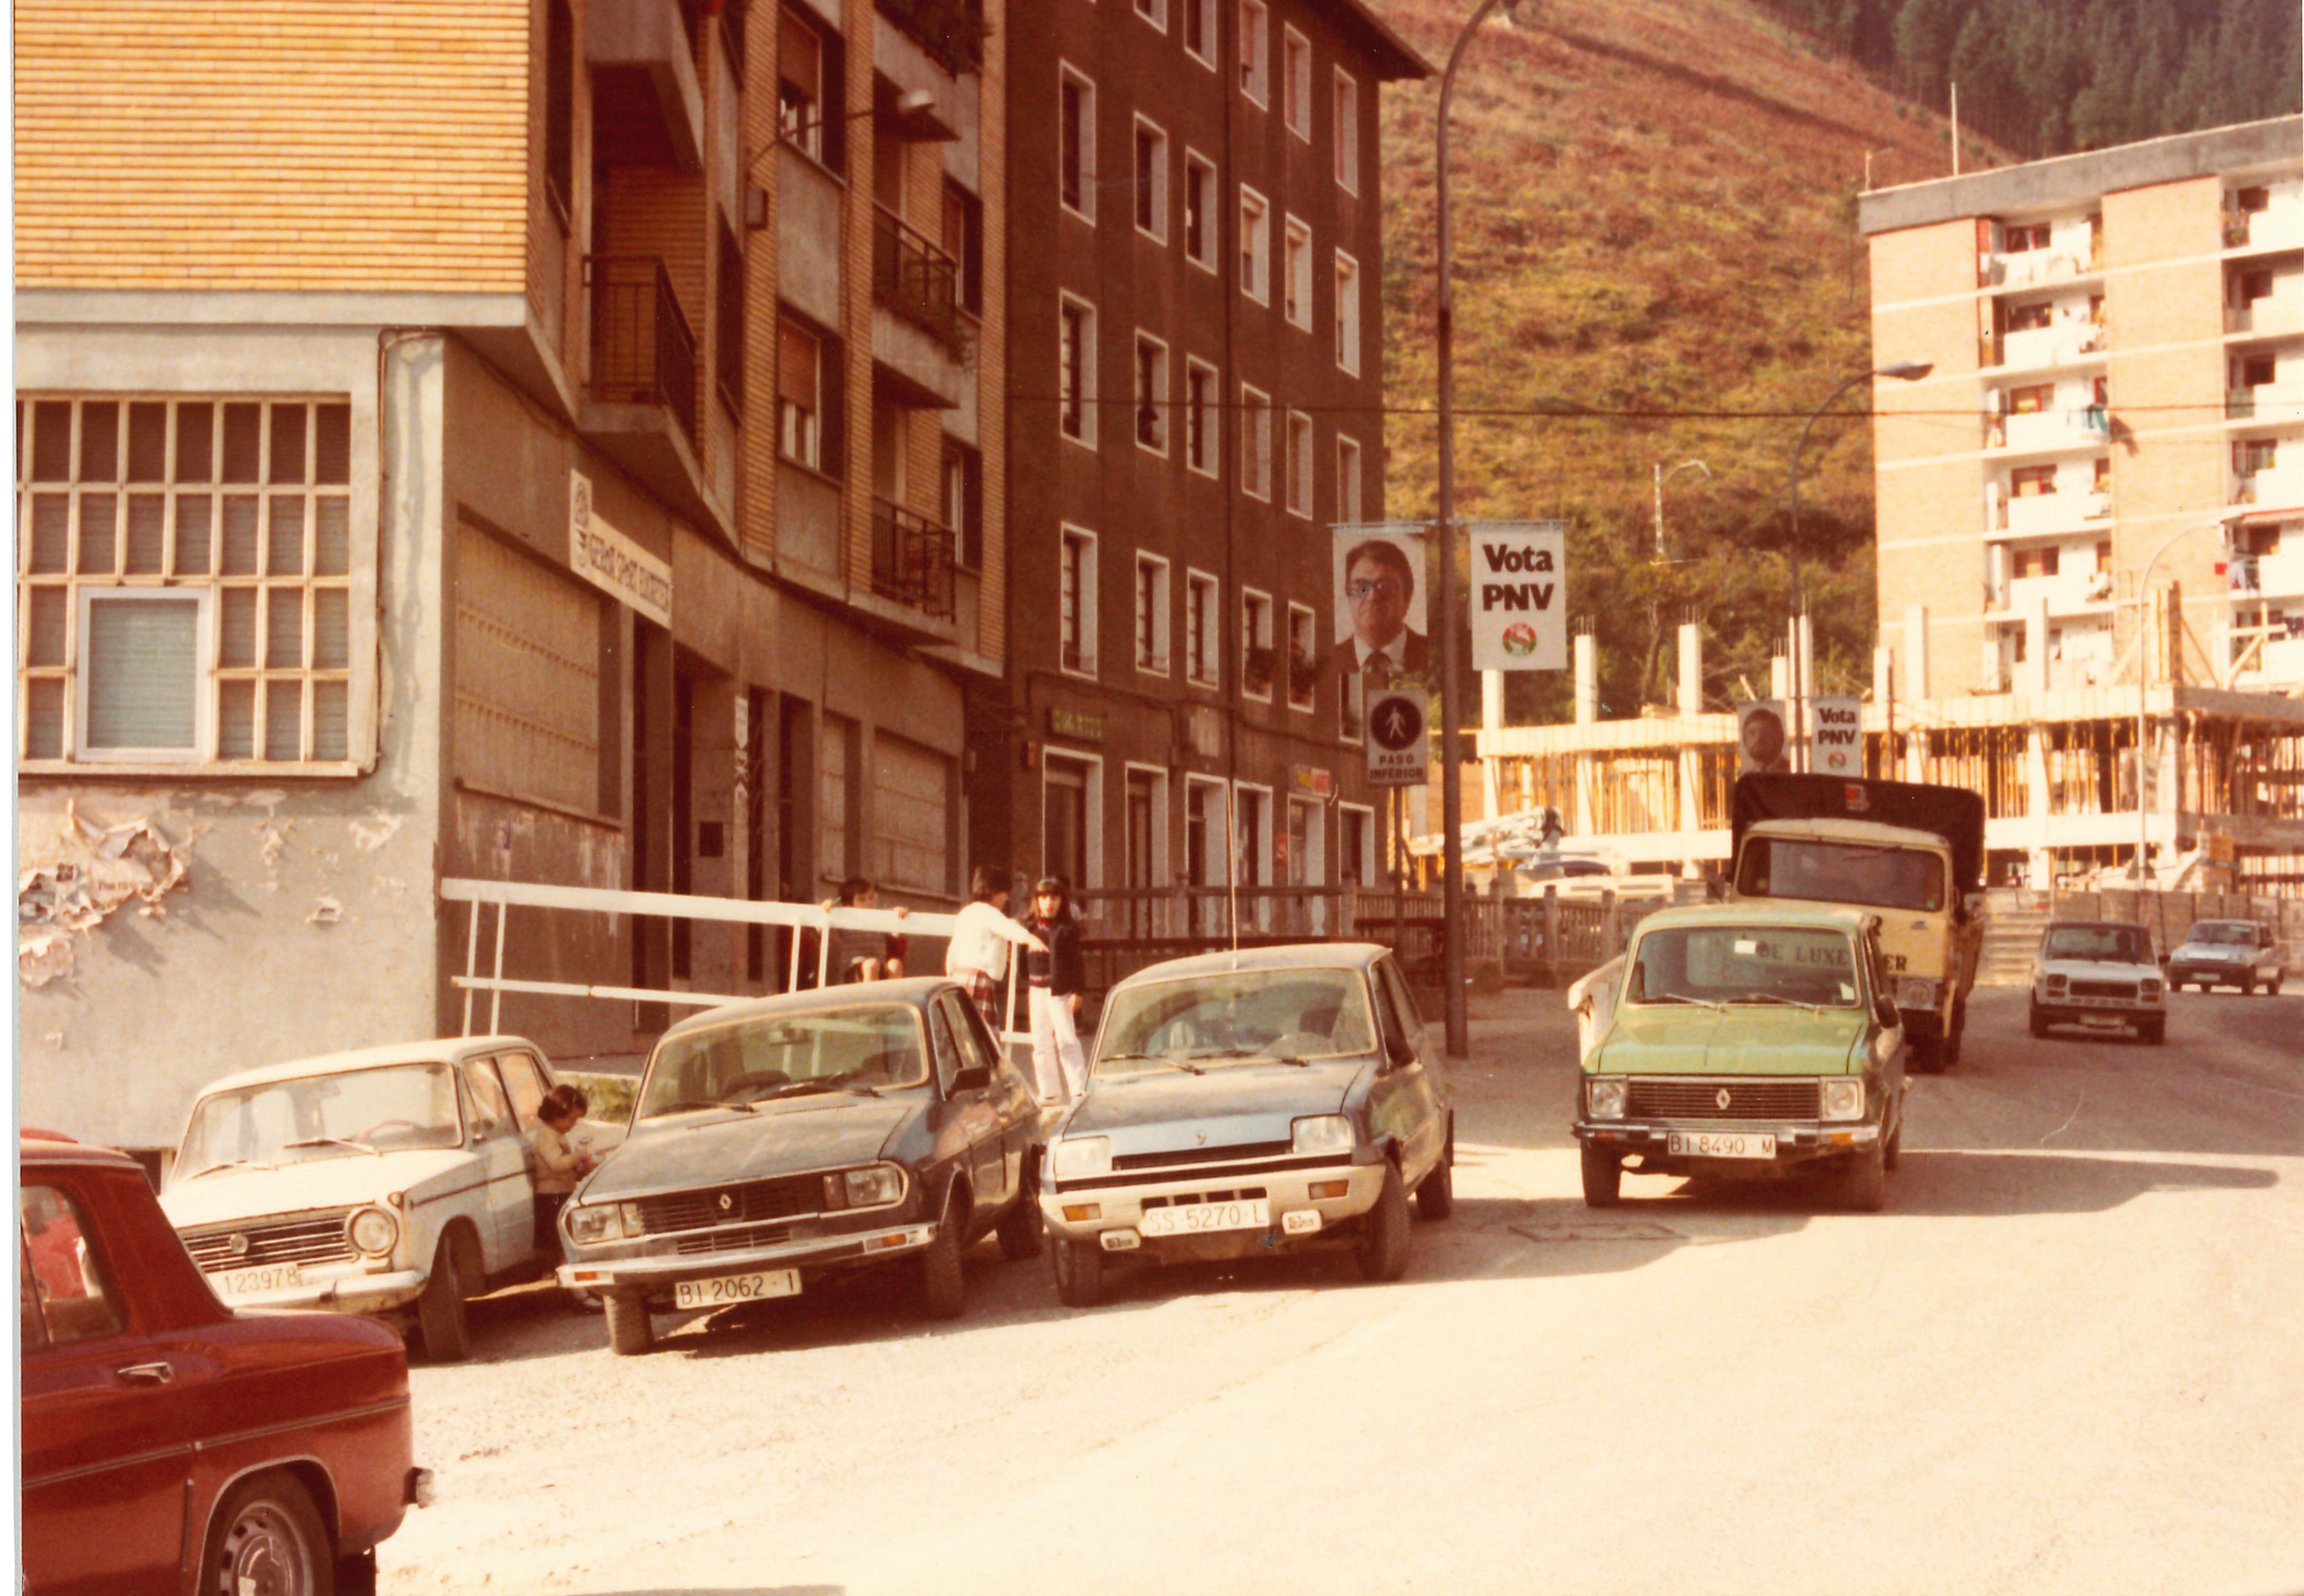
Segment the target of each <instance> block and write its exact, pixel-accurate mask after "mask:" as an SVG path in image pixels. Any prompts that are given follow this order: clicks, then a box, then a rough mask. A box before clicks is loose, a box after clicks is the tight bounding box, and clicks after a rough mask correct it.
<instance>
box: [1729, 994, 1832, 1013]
mask: <svg viewBox="0 0 2304 1596" xmlns="http://www.w3.org/2000/svg"><path fill="white" fill-rule="evenodd" d="M1724 1001H1727V1002H1731V1003H1782V1004H1783V1006H1784V1007H1786V1008H1787V1009H1807V1010H1808V1012H1809V1013H1810V1014H1822V1013H1823V1012H1824V1011H1825V1009H1826V1008H1827V1007H1828V1006H1829V1005H1826V1004H1824V1003H1810V1002H1808V1001H1804V1000H1802V999H1800V998H1785V997H1778V996H1776V995H1775V994H1774V993H1762V992H1746V993H1745V994H1744V995H1743V996H1742V997H1741V998H1729V999H1726V1000H1724Z"/></svg>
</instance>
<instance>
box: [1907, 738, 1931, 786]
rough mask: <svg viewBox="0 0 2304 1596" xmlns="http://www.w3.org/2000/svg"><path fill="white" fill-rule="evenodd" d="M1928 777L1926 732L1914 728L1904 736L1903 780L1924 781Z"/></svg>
mask: <svg viewBox="0 0 2304 1596" xmlns="http://www.w3.org/2000/svg"><path fill="white" fill-rule="evenodd" d="M1927 779H1928V734H1927V732H1925V731H1919V730H1914V731H1911V732H1909V733H1907V734H1906V736H1905V738H1904V780H1905V781H1927Z"/></svg>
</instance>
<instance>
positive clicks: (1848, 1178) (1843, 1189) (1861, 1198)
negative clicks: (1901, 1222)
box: [1840, 1143, 1888, 1213]
mask: <svg viewBox="0 0 2304 1596" xmlns="http://www.w3.org/2000/svg"><path fill="white" fill-rule="evenodd" d="M1887 1203H1888V1150H1887V1149H1886V1148H1885V1147H1884V1146H1882V1145H1880V1144H1878V1143H1875V1144H1873V1145H1872V1146H1871V1147H1870V1148H1869V1149H1868V1150H1867V1151H1865V1152H1862V1153H1857V1154H1856V1155H1855V1156H1854V1157H1853V1158H1851V1159H1850V1160H1849V1161H1848V1163H1847V1165H1846V1167H1844V1168H1843V1169H1842V1170H1841V1171H1840V1205H1841V1206H1842V1208H1845V1209H1847V1210H1848V1212H1851V1213H1877V1212H1880V1210H1881V1209H1883V1208H1885V1207H1886V1206H1887Z"/></svg>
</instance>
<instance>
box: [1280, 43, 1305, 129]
mask: <svg viewBox="0 0 2304 1596" xmlns="http://www.w3.org/2000/svg"><path fill="white" fill-rule="evenodd" d="M1280 70H1281V72H1282V80H1281V93H1282V96H1283V99H1282V114H1283V115H1284V116H1285V117H1286V118H1287V122H1288V131H1290V132H1292V133H1293V134H1295V135H1296V136H1297V137H1298V138H1299V139H1310V138H1311V137H1312V41H1311V40H1309V39H1308V38H1305V37H1304V36H1303V35H1302V34H1300V33H1299V32H1297V31H1296V30H1294V29H1293V28H1285V29H1283V30H1281V45H1280Z"/></svg>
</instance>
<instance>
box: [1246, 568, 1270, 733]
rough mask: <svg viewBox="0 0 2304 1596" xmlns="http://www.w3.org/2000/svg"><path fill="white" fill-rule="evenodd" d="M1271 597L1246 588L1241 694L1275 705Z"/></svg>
mask: <svg viewBox="0 0 2304 1596" xmlns="http://www.w3.org/2000/svg"><path fill="white" fill-rule="evenodd" d="M1274 664H1275V661H1274V659H1273V654H1272V595H1270V594H1266V593H1258V592H1256V591H1255V590H1254V589H1252V588H1243V589H1242V590H1241V595H1240V690H1241V694H1242V696H1244V697H1249V698H1259V699H1262V700H1263V701H1264V702H1266V703H1267V704H1268V703H1270V702H1271V701H1272V677H1273V667H1274Z"/></svg>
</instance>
